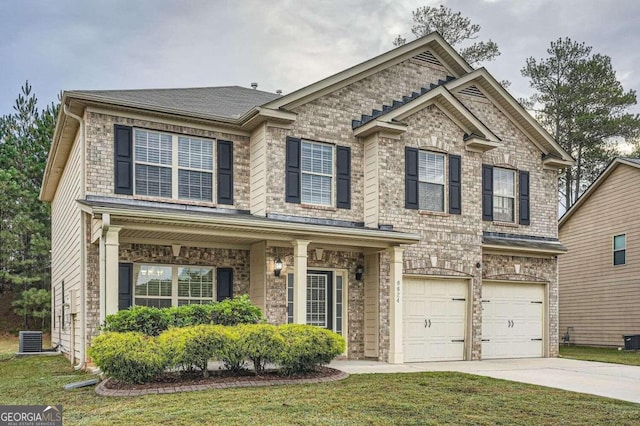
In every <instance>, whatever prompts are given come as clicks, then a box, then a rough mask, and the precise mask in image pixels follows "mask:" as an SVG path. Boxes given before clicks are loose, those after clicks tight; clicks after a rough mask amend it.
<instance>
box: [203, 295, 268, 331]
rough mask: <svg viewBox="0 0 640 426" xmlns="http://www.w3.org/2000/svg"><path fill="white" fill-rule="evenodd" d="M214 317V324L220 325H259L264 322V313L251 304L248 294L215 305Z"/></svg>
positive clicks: (213, 309)
mask: <svg viewBox="0 0 640 426" xmlns="http://www.w3.org/2000/svg"><path fill="white" fill-rule="evenodd" d="M212 317H213V323H214V324H220V325H238V324H258V323H261V322H263V321H264V318H263V317H262V311H261V310H260V308H258V307H257V306H255V305H254V304H253V303H251V300H250V299H249V296H247V295H246V294H243V295H242V296H238V297H235V298H233V299H225V300H223V301H222V302H217V303H214V304H213V308H212Z"/></svg>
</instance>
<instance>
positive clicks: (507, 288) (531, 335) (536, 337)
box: [482, 283, 544, 359]
mask: <svg viewBox="0 0 640 426" xmlns="http://www.w3.org/2000/svg"><path fill="white" fill-rule="evenodd" d="M543 300H544V286H543V285H538V284H522V283H485V284H484V285H483V289H482V301H483V303H482V341H483V342H482V358H483V359H490V358H523V357H541V356H542V355H543V342H542V336H543V329H542V328H543V324H544V305H543V304H542V303H541V302H542V301H543Z"/></svg>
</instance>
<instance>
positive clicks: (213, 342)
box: [158, 325, 230, 377]
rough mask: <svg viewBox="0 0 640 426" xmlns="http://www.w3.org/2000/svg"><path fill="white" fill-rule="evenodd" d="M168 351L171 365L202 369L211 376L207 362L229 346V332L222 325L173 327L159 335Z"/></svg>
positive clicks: (203, 372) (205, 375)
mask: <svg viewBox="0 0 640 426" xmlns="http://www.w3.org/2000/svg"><path fill="white" fill-rule="evenodd" d="M158 340H159V342H160V344H161V345H162V346H163V348H164V350H165V352H166V353H167V357H168V362H169V365H170V366H172V367H182V368H185V369H192V368H193V367H195V368H197V369H198V370H200V371H202V374H203V375H204V377H208V376H209V370H208V369H207V364H208V363H209V360H210V359H214V358H217V356H216V355H217V353H218V352H219V351H221V350H222V349H223V348H225V347H227V346H228V344H229V343H228V341H229V340H230V338H229V337H228V332H227V330H226V328H225V327H223V326H220V325H195V326H191V327H183V328H171V329H169V330H167V331H165V332H163V333H162V334H161V335H160V337H158Z"/></svg>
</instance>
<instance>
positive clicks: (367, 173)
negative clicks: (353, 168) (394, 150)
mask: <svg viewBox="0 0 640 426" xmlns="http://www.w3.org/2000/svg"><path fill="white" fill-rule="evenodd" d="M378 167H379V164H378V135H377V134H376V135H373V136H372V137H370V138H368V139H367V140H366V141H365V142H364V225H365V226H367V227H369V228H377V227H378V197H379V196H380V195H379V190H380V185H379V183H378V179H379V174H378Z"/></svg>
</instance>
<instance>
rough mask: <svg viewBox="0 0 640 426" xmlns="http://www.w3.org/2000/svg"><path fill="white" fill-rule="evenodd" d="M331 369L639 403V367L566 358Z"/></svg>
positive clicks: (347, 364)
mask: <svg viewBox="0 0 640 426" xmlns="http://www.w3.org/2000/svg"><path fill="white" fill-rule="evenodd" d="M330 367H333V368H337V369H339V370H342V371H345V372H347V373H349V374H366V373H416V372H421V371H457V372H461V373H469V374H476V375H479V376H487V377H493V378H496V379H505V380H511V381H514V382H522V383H530V384H534V385H541V386H547V387H551V388H558V389H564V390H569V391H573V392H580V393H588V394H592V395H599V396H604V397H607V398H614V399H621V400H623V401H630V402H635V403H640V366H629V365H621V364H607V363H602V362H588V361H578V360H574V359H566V358H528V359H503V360H489V361H454V362H424V363H412V364H387V363H384V362H377V361H334V362H332V363H331V365H330Z"/></svg>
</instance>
